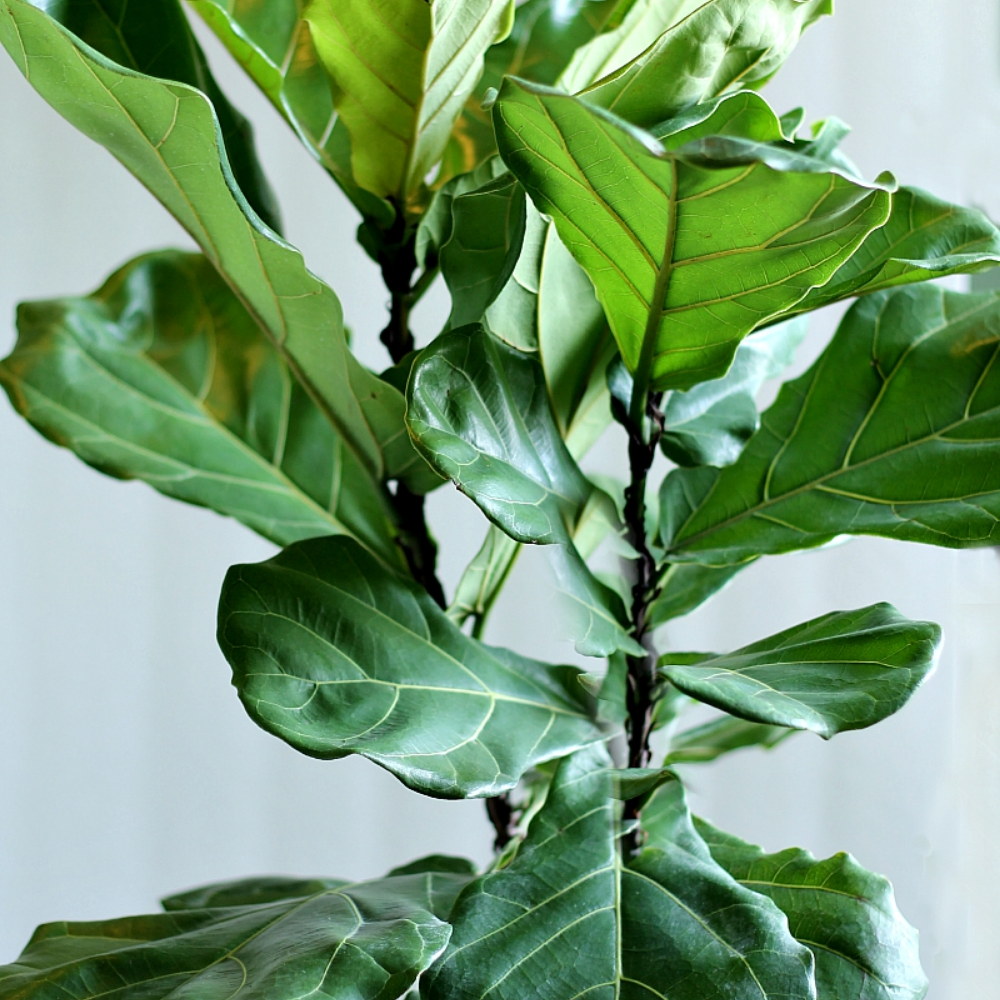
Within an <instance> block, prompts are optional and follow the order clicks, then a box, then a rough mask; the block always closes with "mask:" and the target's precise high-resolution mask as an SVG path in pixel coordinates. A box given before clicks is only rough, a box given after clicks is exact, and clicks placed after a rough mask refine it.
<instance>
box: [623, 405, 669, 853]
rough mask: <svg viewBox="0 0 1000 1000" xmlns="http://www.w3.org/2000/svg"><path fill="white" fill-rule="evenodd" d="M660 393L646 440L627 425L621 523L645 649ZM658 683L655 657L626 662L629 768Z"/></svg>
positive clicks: (635, 811)
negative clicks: (649, 496)
mask: <svg viewBox="0 0 1000 1000" xmlns="http://www.w3.org/2000/svg"><path fill="white" fill-rule="evenodd" d="M661 399H662V393H655V394H651V395H650V396H649V399H648V400H647V402H646V404H645V406H644V407H643V409H642V410H640V411H639V412H640V413H643V412H644V413H645V414H648V416H649V417H650V419H651V423H652V430H651V432H650V434H649V439H648V440H647V436H646V433H645V428H644V426H643V425H644V424H645V422H646V421H645V420H642V421H640V422H639V423H638V425H637V424H636V423H635V422H633V421H630V422H629V424H628V425H627V426H626V430H627V431H628V436H629V442H628V456H629V469H630V473H631V474H630V482H629V486H628V488H627V489H626V490H625V525H626V529H627V530H628V536H629V541H630V542H631V544H632V547H633V548H634V549H635V551H636V553H637V556H636V559H635V582H634V584H633V587H632V608H631V621H632V637H633V638H634V639H635V640H636V641H637V642H638V643H639V644H640V645H643V646H644V647H645V646H646V643H647V634H646V633H647V629H648V624H647V619H648V615H649V607H650V605H651V604H652V603H653V600H654V599H655V597H656V591H657V572H656V560H655V558H654V557H653V554H652V553H651V552H650V550H649V539H648V538H647V537H646V481H647V479H648V477H649V470H650V468H651V467H652V465H653V459H654V458H655V457H656V448H657V446H658V445H659V442H660V437H661V436H662V434H663V415H662V414H661V413H660V411H659V404H660V400H661ZM656 692H657V679H656V656H655V654H654V653H652V652H648V653H647V654H646V655H645V656H630V657H629V658H628V675H627V680H626V693H625V702H626V707H627V709H628V721H627V728H628V766H629V767H648V766H649V761H650V756H651V755H650V749H649V736H650V733H651V732H652V728H653V710H654V707H655V704H656ZM640 806H641V802H639V801H638V800H635V799H633V800H631V801H629V802H626V803H625V808H624V813H623V817H622V818H623V820H624V822H626V823H629V822H630V821H634V820H637V819H638V816H639V808H640ZM639 847H640V841H639V833H638V830H637V829H633V830H632V831H631V832H630V833H628V834H627V835H626V837H625V839H624V843H623V850H624V851H625V854H626V856H630V855H632V854H634V853H636V852H637V851H638V849H639Z"/></svg>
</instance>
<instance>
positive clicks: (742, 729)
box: [664, 715, 794, 765]
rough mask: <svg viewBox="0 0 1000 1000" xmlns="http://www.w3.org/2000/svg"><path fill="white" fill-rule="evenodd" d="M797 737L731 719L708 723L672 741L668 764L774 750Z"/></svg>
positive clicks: (781, 728)
mask: <svg viewBox="0 0 1000 1000" xmlns="http://www.w3.org/2000/svg"><path fill="white" fill-rule="evenodd" d="M793 733H794V730H793V729H787V728H785V727H784V726H769V725H766V724H764V723H760V722H747V720H746V719H736V718H733V716H731V715H727V716H723V717H722V718H721V719H716V720H715V721H714V722H706V723H705V725H703V726H696V727H695V728H694V729H688V730H686V731H685V732H682V733H678V735H676V736H673V737H671V740H670V750H669V752H668V753H667V756H666V758H665V760H664V763H665V764H667V765H670V764H705V763H708V762H710V761H713V760H717V759H718V758H719V757H722V756H723V755H724V754H727V753H732V751H733V750H743V749H745V748H746V747H762V748H764V749H765V750H770V749H771V747H774V746H777V745H778V744H779V743H780V742H781V741H782V740H784V739H787V737H789V736H791V735H792V734H793Z"/></svg>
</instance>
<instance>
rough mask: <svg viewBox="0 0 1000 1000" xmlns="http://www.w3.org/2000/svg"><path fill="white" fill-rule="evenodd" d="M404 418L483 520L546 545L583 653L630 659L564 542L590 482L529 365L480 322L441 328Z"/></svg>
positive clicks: (533, 364)
mask: <svg viewBox="0 0 1000 1000" xmlns="http://www.w3.org/2000/svg"><path fill="white" fill-rule="evenodd" d="M406 420H407V424H408V426H409V428H410V432H411V434H412V435H413V439H414V442H415V443H416V446H417V448H418V450H419V451H420V452H421V454H423V455H424V457H425V458H426V459H427V461H428V462H429V463H430V464H431V465H432V466H433V467H434V468H435V469H437V471H438V472H440V473H441V475H443V476H447V477H448V478H449V479H452V480H454V482H455V484H456V485H457V486H458V488H459V489H460V490H461V491H462V492H463V493H465V494H466V495H467V496H468V497H469V498H470V499H471V500H473V502H475V503H476V504H477V505H478V506H479V508H480V509H481V510H482V511H483V513H485V514H486V516H487V517H489V518H490V520H491V521H492V522H493V523H494V524H496V525H497V527H499V528H501V529H502V530H503V531H504V532H505V533H506V534H508V535H509V536H510V537H511V538H513V539H515V540H516V541H519V542H532V543H536V544H546V545H554V546H555V547H556V549H555V551H554V552H553V553H552V556H551V558H552V561H553V565H554V569H555V572H556V575H557V577H558V580H559V585H560V589H561V590H562V591H563V592H564V594H565V595H566V596H567V598H568V599H569V603H570V607H571V609H572V610H573V612H574V616H575V618H576V622H577V624H576V627H575V633H574V639H575V641H576V643H577V647H578V649H579V650H580V651H581V652H583V653H585V655H592V656H606V655H608V654H609V653H612V652H614V651H615V650H616V649H628V650H630V651H632V652H635V653H636V654H637V655H638V650H639V647H638V646H637V644H636V643H635V641H634V640H633V639H631V638H630V637H629V636H628V633H627V630H626V628H625V624H624V622H625V613H624V607H623V606H622V604H621V601H620V599H619V598H617V596H616V595H615V594H614V593H613V592H612V591H611V590H609V589H608V588H607V587H605V586H604V585H603V584H601V583H599V582H598V581H597V580H596V579H594V577H593V576H592V574H591V573H590V571H589V570H588V569H587V566H586V563H584V561H583V559H582V558H581V557H580V555H579V553H578V552H577V551H576V548H575V547H574V545H573V541H572V536H573V531H574V529H575V526H576V521H577V518H578V516H579V515H580V513H581V511H582V510H583V508H584V505H585V504H586V502H587V500H588V498H589V497H590V495H591V492H592V489H593V487H592V486H591V485H590V483H589V482H588V481H587V479H586V477H585V476H584V475H583V473H582V472H581V471H580V469H579V467H578V466H577V464H576V462H575V461H574V460H573V458H572V456H571V455H570V454H569V452H568V451H567V449H566V446H565V444H564V443H563V440H562V437H561V436H560V434H559V431H558V429H557V428H556V426H555V422H554V420H553V418H552V411H551V409H550V407H549V399H548V394H547V392H546V387H545V377H544V375H543V373H542V369H541V366H540V365H539V364H538V362H537V361H536V360H535V359H534V358H532V357H530V356H528V355H526V354H523V353H521V352H520V351H516V350H514V349H513V348H511V347H508V346H507V345H505V344H503V343H500V342H499V341H498V340H496V339H495V338H493V337H491V336H490V335H489V334H488V333H486V332H485V331H484V330H483V329H482V327H479V326H472V327H464V328H463V329H461V330H454V331H452V332H450V333H446V334H443V335H442V336H440V337H438V339H437V340H435V341H434V343H433V344H431V345H430V347H428V348H427V349H425V350H424V351H423V352H422V353H421V355H420V357H419V359H418V360H417V363H416V364H415V365H414V368H413V372H412V374H411V376H410V382H409V386H408V389H407V414H406Z"/></svg>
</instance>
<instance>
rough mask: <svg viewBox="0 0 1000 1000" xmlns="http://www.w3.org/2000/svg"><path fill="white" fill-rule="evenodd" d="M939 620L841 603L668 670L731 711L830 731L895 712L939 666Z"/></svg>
mask: <svg viewBox="0 0 1000 1000" xmlns="http://www.w3.org/2000/svg"><path fill="white" fill-rule="evenodd" d="M940 642H941V629H940V628H939V627H938V626H937V625H934V624H933V623H931V622H914V621H910V620H909V619H908V618H904V617H903V616H902V615H901V614H900V613H899V612H898V611H897V610H896V609H895V608H894V607H892V606H891V605H889V604H875V605H873V606H872V607H870V608H861V609H859V610H857V611H835V612H831V613H830V614H827V615H823V616H822V617H820V618H814V619H813V620H812V621H809V622H805V623H804V624H802V625H795V626H793V627H792V628H789V629H785V631H784V632H779V633H778V634H777V635H773V636H770V637H769V638H767V639H762V640H761V641H760V642H755V643H753V644H752V645H750V646H744V647H743V648H742V649H738V650H736V652H734V653H729V654H728V655H724V656H709V657H699V659H698V661H697V662H689V663H682V662H678V660H676V659H674V657H672V656H671V654H669V653H668V654H667V655H666V656H664V657H663V658H662V659H661V660H660V669H661V673H662V674H663V676H664V677H666V678H667V679H668V680H669V681H670V682H671V683H672V684H674V685H675V686H676V687H678V688H680V690H681V691H683V692H684V693H685V694H687V695H690V696H691V697H692V698H697V699H698V700H699V701H704V702H707V703H708V704H710V705H714V706H715V707H716V708H721V709H724V710H725V711H727V712H729V713H731V714H732V715H736V716H739V717H741V718H744V719H749V720H750V721H752V722H763V723H767V724H768V725H776V726H787V727H788V728H790V729H807V730H810V731H811V732H814V733H819V735H820V736H823V737H824V738H826V739H829V738H830V737H831V736H834V735H835V734H837V733H840V732H844V731H845V730H849V729H864V728H865V727H867V726H873V725H875V723H876V722H881V721H882V720H883V719H885V718H887V717H888V716H890V715H892V714H893V712H897V711H899V709H901V708H902V707H903V705H905V704H906V702H907V701H908V700H909V698H910V696H911V695H912V694H913V692H914V691H916V689H917V688H918V687H919V686H920V685H921V684H922V683H923V681H924V680H925V678H926V677H927V675H928V674H929V673H930V671H931V670H932V669H933V667H934V663H935V661H936V659H937V649H938V646H939V645H940Z"/></svg>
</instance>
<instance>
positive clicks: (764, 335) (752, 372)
mask: <svg viewBox="0 0 1000 1000" xmlns="http://www.w3.org/2000/svg"><path fill="white" fill-rule="evenodd" d="M808 328H809V327H808V321H806V320H805V319H804V318H799V319H796V320H790V321H788V322H787V323H780V324H778V325H777V326H773V327H771V328H770V329H769V330H764V331H762V332H761V333H755V334H753V335H752V336H750V337H747V339H746V340H744V341H743V343H742V344H740V346H739V347H738V348H737V351H736V356H735V357H734V358H733V363H732V366H731V367H730V369H729V371H728V372H726V374H725V375H724V376H723V377H722V378H720V379H713V380H712V381H711V382H702V383H701V384H700V385H696V386H695V387H694V388H693V389H689V390H688V391H687V392H672V393H671V394H670V396H669V398H668V399H667V402H666V405H665V406H664V407H663V417H664V431H663V435H662V437H661V438H660V447H661V448H662V449H663V452H664V454H665V455H666V456H667V457H668V458H670V459H672V460H673V461H674V462H676V463H677V464H678V465H715V466H718V467H722V466H726V465H732V464H733V462H735V461H736V459H737V458H739V457H740V452H742V451H743V449H744V447H745V446H746V443H747V441H749V440H750V438H751V436H752V435H753V433H754V431H756V430H757V428H758V427H759V426H760V414H759V413H758V412H757V402H756V399H757V393H758V391H759V390H760V387H761V386H762V385H763V384H764V382H765V381H766V380H767V379H770V378H774V377H775V376H777V375H780V374H781V373H782V372H783V371H784V370H785V369H786V368H787V367H788V366H789V365H790V364H791V363H792V359H793V357H794V354H795V349H796V348H797V347H798V346H799V344H801V343H802V340H803V339H804V338H805V335H806V333H807V331H808Z"/></svg>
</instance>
